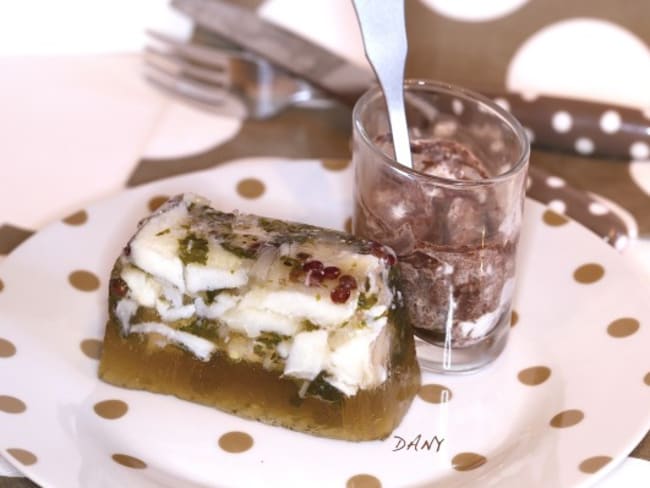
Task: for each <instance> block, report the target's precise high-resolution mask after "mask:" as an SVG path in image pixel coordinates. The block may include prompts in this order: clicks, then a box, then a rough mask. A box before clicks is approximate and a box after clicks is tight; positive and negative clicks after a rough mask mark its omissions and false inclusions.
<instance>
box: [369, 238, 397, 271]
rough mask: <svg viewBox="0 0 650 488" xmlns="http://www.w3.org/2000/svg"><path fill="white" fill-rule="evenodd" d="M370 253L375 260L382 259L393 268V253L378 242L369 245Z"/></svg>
mask: <svg viewBox="0 0 650 488" xmlns="http://www.w3.org/2000/svg"><path fill="white" fill-rule="evenodd" d="M370 253H371V254H372V255H373V256H375V257H376V258H379V259H383V260H384V261H385V262H386V263H387V264H388V266H393V265H394V264H395V262H396V261H397V259H396V258H395V255H394V254H393V252H392V251H390V250H389V249H388V248H386V247H385V246H382V245H381V244H379V243H378V242H373V243H372V244H371V247H370Z"/></svg>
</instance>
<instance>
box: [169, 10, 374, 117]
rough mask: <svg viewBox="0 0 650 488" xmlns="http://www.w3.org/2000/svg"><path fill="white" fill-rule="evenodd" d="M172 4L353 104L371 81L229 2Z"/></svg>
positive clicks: (365, 73) (346, 63)
mask: <svg viewBox="0 0 650 488" xmlns="http://www.w3.org/2000/svg"><path fill="white" fill-rule="evenodd" d="M171 5H172V7H173V8H175V9H177V10H178V11H180V12H183V13H184V14H186V15H187V16H189V17H190V18H192V19H193V20H194V21H195V22H196V23H197V24H198V25H200V26H203V27H205V28H206V29H209V30H211V31H213V32H215V33H217V34H219V35H220V36H222V37H225V38H226V39H228V40H230V41H232V42H234V43H235V44H237V45H239V46H241V47H243V48H245V49H247V50H249V51H251V52H254V53H256V54H259V55H260V56H262V57H264V58H266V59H268V60H269V61H271V62H273V63H274V64H276V65H278V66H280V67H282V68H284V69H286V70H287V71H289V72H290V73H292V74H294V75H296V76H298V77H300V78H303V79H305V80H307V81H309V82H311V83H312V84H313V85H315V86H317V87H318V88H320V89H321V90H323V91H325V92H326V93H328V94H330V95H331V96H333V97H335V98H337V99H338V100H340V101H342V102H344V103H347V104H349V105H353V104H354V103H355V102H356V100H357V99H358V98H359V96H360V94H361V93H363V92H364V91H366V90H367V89H368V87H369V86H370V85H371V84H372V83H373V81H374V75H373V74H372V72H370V71H368V70H365V69H363V68H361V67H359V66H357V65H355V64H352V63H350V62H349V61H347V60H346V59H344V58H343V57H341V56H339V55H337V54H334V53H332V52H330V51H328V50H327V49H324V48H323V47H321V46H318V45H317V44H315V43H312V42H310V41H308V40H306V39H304V38H302V37H299V36H297V35H295V34H293V33H292V32H289V31H287V30H285V29H283V28H281V27H278V26H276V25H275V24H272V23H270V22H267V21H266V20H264V19H262V18H261V17H259V16H258V15H257V14H256V13H255V12H254V11H253V10H250V9H247V8H245V7H242V6H239V5H235V4H232V3H229V2H222V1H219V0H216V1H203V0H173V1H172V3H171Z"/></svg>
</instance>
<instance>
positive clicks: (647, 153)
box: [630, 141, 650, 160]
mask: <svg viewBox="0 0 650 488" xmlns="http://www.w3.org/2000/svg"><path fill="white" fill-rule="evenodd" d="M630 156H631V157H632V159H635V160H646V159H648V158H650V146H648V145H647V144H646V143H645V142H640V141H637V142H635V143H633V144H632V145H631V146H630Z"/></svg>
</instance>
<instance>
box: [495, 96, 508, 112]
mask: <svg viewBox="0 0 650 488" xmlns="http://www.w3.org/2000/svg"><path fill="white" fill-rule="evenodd" d="M494 103H496V104H497V105H498V106H499V107H501V108H502V109H503V110H510V102H508V100H506V99H505V98H495V99H494Z"/></svg>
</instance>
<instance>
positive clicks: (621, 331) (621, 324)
mask: <svg viewBox="0 0 650 488" xmlns="http://www.w3.org/2000/svg"><path fill="white" fill-rule="evenodd" d="M639 327H640V325H639V321H638V320H636V319H633V318H629V317H624V318H621V319H617V320H614V321H613V322H612V323H611V324H609V325H608V326H607V333H608V334H609V335H610V336H612V337H616V338H623V337H628V336H631V335H632V334H634V333H635V332H636V331H637V330H639Z"/></svg>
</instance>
